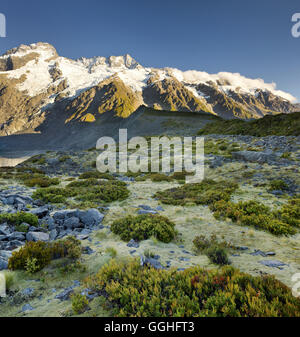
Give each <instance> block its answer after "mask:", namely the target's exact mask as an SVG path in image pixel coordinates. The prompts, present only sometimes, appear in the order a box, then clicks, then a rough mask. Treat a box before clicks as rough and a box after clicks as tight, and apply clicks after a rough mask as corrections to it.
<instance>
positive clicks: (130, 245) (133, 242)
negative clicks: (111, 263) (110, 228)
mask: <svg viewBox="0 0 300 337" xmlns="http://www.w3.org/2000/svg"><path fill="white" fill-rule="evenodd" d="M127 247H129V248H139V247H140V245H139V243H138V242H136V241H134V240H133V239H132V240H130V241H129V243H128V245H127Z"/></svg>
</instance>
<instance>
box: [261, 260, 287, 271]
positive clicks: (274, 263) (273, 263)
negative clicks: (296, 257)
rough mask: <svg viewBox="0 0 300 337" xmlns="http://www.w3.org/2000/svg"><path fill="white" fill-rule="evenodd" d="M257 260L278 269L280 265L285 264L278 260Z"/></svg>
mask: <svg viewBox="0 0 300 337" xmlns="http://www.w3.org/2000/svg"><path fill="white" fill-rule="evenodd" d="M258 262H259V263H261V264H263V265H265V266H267V267H272V268H279V269H281V268H280V267H283V266H287V264H286V263H283V262H281V261H278V260H263V261H258Z"/></svg>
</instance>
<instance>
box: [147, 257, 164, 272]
mask: <svg viewBox="0 0 300 337" xmlns="http://www.w3.org/2000/svg"><path fill="white" fill-rule="evenodd" d="M145 265H146V266H150V267H153V268H154V269H157V270H159V269H164V267H163V266H162V265H161V264H160V262H158V261H157V260H155V259H153V258H150V257H145V256H141V266H142V267H144V266H145Z"/></svg>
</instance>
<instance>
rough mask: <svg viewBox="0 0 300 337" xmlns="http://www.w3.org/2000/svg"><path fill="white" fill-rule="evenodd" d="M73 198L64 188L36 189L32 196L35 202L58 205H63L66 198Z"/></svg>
mask: <svg viewBox="0 0 300 337" xmlns="http://www.w3.org/2000/svg"><path fill="white" fill-rule="evenodd" d="M72 196H74V194H72V193H71V191H70V190H67V189H66V188H57V187H48V188H44V189H38V190H36V191H35V192H33V194H32V198H33V199H35V200H42V201H44V202H46V203H53V204H59V203H64V202H65V201H66V199H67V198H69V197H72Z"/></svg>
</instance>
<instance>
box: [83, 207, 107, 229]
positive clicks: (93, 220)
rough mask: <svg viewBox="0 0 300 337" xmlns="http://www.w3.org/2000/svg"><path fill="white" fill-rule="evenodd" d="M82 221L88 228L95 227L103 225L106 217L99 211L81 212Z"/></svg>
mask: <svg viewBox="0 0 300 337" xmlns="http://www.w3.org/2000/svg"><path fill="white" fill-rule="evenodd" d="M79 218H80V221H81V222H82V223H83V224H84V226H87V227H90V228H91V227H94V226H98V225H100V224H101V222H102V220H103V219H104V215H103V214H102V213H100V212H99V211H98V210H97V209H90V210H88V211H87V212H83V211H81V212H79Z"/></svg>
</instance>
